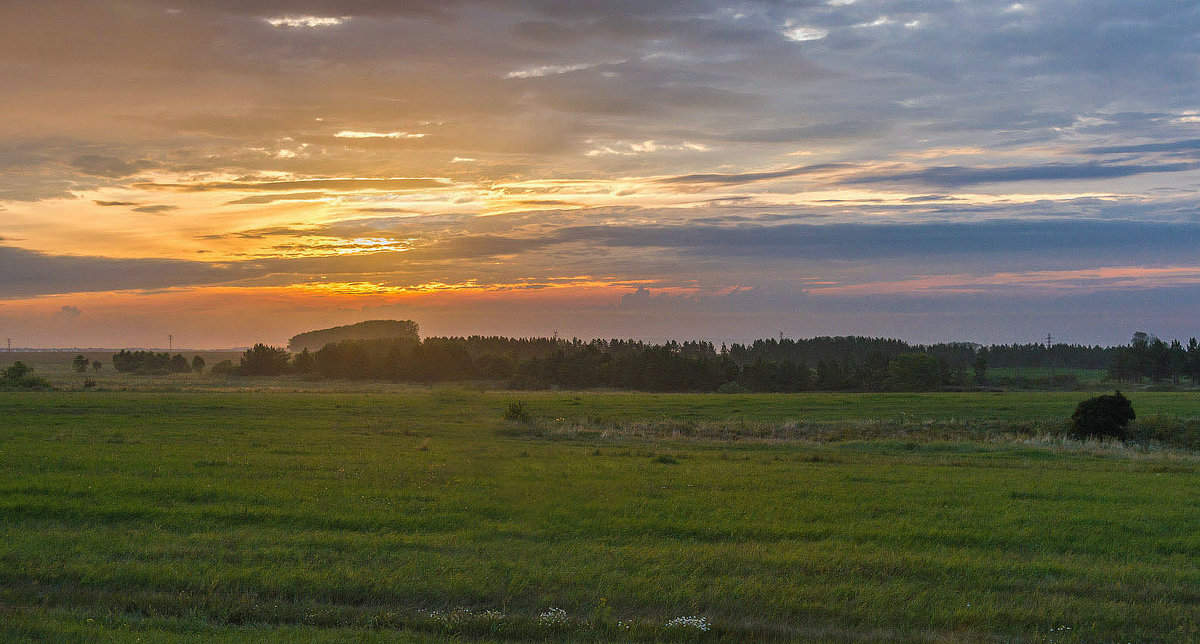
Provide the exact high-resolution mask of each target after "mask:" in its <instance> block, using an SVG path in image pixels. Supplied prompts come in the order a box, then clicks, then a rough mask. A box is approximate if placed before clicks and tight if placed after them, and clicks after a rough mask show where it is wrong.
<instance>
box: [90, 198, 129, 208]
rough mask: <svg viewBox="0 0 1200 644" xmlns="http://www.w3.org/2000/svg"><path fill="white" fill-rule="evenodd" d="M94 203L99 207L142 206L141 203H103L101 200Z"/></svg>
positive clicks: (95, 200)
mask: <svg viewBox="0 0 1200 644" xmlns="http://www.w3.org/2000/svg"><path fill="white" fill-rule="evenodd" d="M92 203H94V204H96V205H97V206H104V207H114V206H137V205H140V204H141V202H140V201H103V200H101V199H94V200H92Z"/></svg>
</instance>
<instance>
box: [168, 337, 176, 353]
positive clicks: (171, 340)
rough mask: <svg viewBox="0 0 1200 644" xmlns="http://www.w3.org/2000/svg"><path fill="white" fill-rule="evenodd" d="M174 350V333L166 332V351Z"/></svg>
mask: <svg viewBox="0 0 1200 644" xmlns="http://www.w3.org/2000/svg"><path fill="white" fill-rule="evenodd" d="M174 350H175V335H174V334H172V333H168V334H167V351H174Z"/></svg>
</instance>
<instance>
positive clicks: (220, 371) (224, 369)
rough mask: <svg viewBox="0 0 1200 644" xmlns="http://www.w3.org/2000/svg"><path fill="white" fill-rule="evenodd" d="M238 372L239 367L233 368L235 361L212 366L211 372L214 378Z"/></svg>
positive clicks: (221, 362)
mask: <svg viewBox="0 0 1200 644" xmlns="http://www.w3.org/2000/svg"><path fill="white" fill-rule="evenodd" d="M235 371H237V367H235V366H233V360H222V361H220V362H218V363H217V364H215V365H213V366H212V369H210V370H209V372H210V373H212V374H213V375H214V376H228V375H232V374H233V373H234V372H235Z"/></svg>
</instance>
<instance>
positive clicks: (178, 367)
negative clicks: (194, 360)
mask: <svg viewBox="0 0 1200 644" xmlns="http://www.w3.org/2000/svg"><path fill="white" fill-rule="evenodd" d="M191 370H192V365H190V364H188V360H187V358H185V357H183V354H182V353H176V354H175V355H174V356H173V357H172V358H171V373H187V372H189V371H191Z"/></svg>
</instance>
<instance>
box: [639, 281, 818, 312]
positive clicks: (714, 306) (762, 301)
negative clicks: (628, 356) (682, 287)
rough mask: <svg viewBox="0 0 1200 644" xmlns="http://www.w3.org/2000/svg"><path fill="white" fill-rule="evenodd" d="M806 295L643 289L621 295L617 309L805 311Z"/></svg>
mask: <svg viewBox="0 0 1200 644" xmlns="http://www.w3.org/2000/svg"><path fill="white" fill-rule="evenodd" d="M805 304H806V292H805V290H804V289H803V288H798V287H796V286H794V285H779V284H768V285H764V286H754V287H738V288H734V289H732V290H730V291H728V292H723V293H701V294H695V295H691V294H678V295H676V294H672V293H668V292H658V293H655V292H654V291H653V290H651V289H649V288H646V287H639V288H638V289H637V290H635V291H633V292H631V293H626V294H625V295H622V296H621V299H620V301H619V302H618V304H617V309H618V310H621V311H631V312H638V313H650V312H661V313H683V312H699V313H760V312H766V311H772V312H797V311H802V310H804V305H805Z"/></svg>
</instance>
